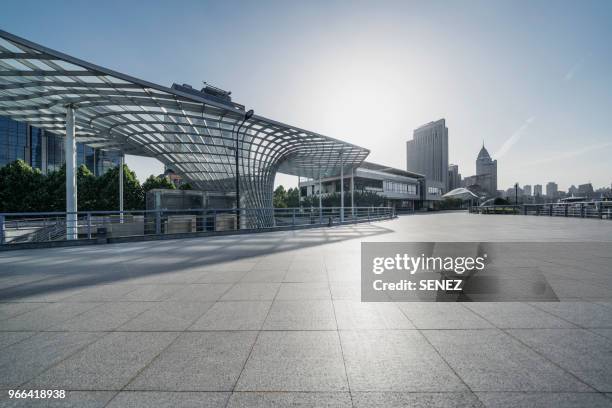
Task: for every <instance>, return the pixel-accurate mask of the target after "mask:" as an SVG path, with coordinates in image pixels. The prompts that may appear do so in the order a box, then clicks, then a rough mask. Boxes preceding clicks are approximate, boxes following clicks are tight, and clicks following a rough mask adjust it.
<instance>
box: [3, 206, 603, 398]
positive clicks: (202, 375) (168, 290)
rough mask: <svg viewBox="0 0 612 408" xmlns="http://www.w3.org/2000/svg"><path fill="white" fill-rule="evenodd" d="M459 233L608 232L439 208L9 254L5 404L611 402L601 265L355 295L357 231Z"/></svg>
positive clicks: (370, 237)
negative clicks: (441, 299)
mask: <svg viewBox="0 0 612 408" xmlns="http://www.w3.org/2000/svg"><path fill="white" fill-rule="evenodd" d="M466 240H467V241H565V242H576V241H580V242H585V241H588V242H602V241H605V242H610V241H612V222H609V221H605V220H604V221H600V220H588V219H565V218H548V217H533V216H509V215H469V214H466V213H439V214H427V215H414V216H403V217H400V218H399V219H396V220H392V221H385V222H379V223H372V224H361V225H354V226H345V227H334V228H322V229H311V230H300V231H292V232H270V233H262V234H253V235H240V236H225V237H214V238H199V239H184V240H172V241H155V242H137V243H129V244H113V245H103V246H85V247H73V248H56V249H39V250H24V251H8V252H3V253H0V302H1V303H0V388H1V389H2V390H1V392H2V396H1V398H0V406H31V407H38V406H62V407H63V406H73V407H104V406H108V407H158V406H163V407H183V406H185V407H202V406H204V407H225V406H229V407H276V406H278V407H284V406H289V405H290V406H325V407H350V406H355V407H377V406H380V407H387V406H396V407H403V406H418V407H430V406H432V407H437V406H441V407H464V406H471V407H482V406H485V407H530V406H536V407H549V406H550V407H612V295H611V293H612V267H611V266H610V263H606V264H603V266H602V264H600V265H599V266H598V267H596V268H590V267H589V266H588V265H587V266H584V265H579V266H577V265H568V264H567V262H566V261H567V260H563V259H550V260H549V261H548V262H547V264H546V265H545V266H546V268H544V267H543V270H542V273H544V274H545V275H546V276H547V277H548V278H549V279H550V282H551V285H552V286H553V287H554V289H555V290H556V291H557V292H558V293H559V295H560V297H562V298H563V300H565V301H563V302H557V303H552V302H551V303H524V302H511V303H420V302H419V303H415V302H408V303H361V302H360V284H359V282H360V243H361V242H362V241H466ZM601 256H602V257H604V258H607V259H608V260H610V257H612V254H610V253H607V254H601ZM570 270H571V272H572V274H569V273H568V271H570ZM576 270H578V271H580V273H581V274H580V276H578V275H576ZM568 285H570V286H571V287H572V290H566V289H567V287H568ZM585 294H588V296H587V295H585ZM9 389H20V390H29V389H64V390H68V392H67V397H66V398H65V399H63V400H44V401H43V400H15V399H12V400H10V399H9V398H8V391H7V390H9Z"/></svg>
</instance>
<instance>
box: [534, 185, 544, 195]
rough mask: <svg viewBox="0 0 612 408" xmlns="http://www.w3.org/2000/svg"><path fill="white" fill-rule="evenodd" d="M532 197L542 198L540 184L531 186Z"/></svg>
mask: <svg viewBox="0 0 612 408" xmlns="http://www.w3.org/2000/svg"><path fill="white" fill-rule="evenodd" d="M533 195H534V196H535V197H541V196H542V185H541V184H536V185H535V186H533Z"/></svg>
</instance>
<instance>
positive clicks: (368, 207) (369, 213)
mask: <svg viewBox="0 0 612 408" xmlns="http://www.w3.org/2000/svg"><path fill="white" fill-rule="evenodd" d="M368 222H370V207H368Z"/></svg>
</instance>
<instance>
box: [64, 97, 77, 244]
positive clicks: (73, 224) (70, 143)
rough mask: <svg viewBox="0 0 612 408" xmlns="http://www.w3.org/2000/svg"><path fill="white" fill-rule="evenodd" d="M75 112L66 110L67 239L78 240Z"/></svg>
mask: <svg viewBox="0 0 612 408" xmlns="http://www.w3.org/2000/svg"><path fill="white" fill-rule="evenodd" d="M74 116H75V111H74V107H73V106H71V105H70V106H68V107H67V108H66V139H65V143H64V153H65V154H64V155H65V156H66V239H70V240H73V239H77V238H78V225H77V218H78V217H77V214H76V211H77V183H76V137H75V125H74V123H75V118H74Z"/></svg>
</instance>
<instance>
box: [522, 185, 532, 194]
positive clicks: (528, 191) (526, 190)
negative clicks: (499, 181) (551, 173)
mask: <svg viewBox="0 0 612 408" xmlns="http://www.w3.org/2000/svg"><path fill="white" fill-rule="evenodd" d="M523 195H525V196H531V186H530V185H529V184H526V185H524V186H523Z"/></svg>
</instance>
